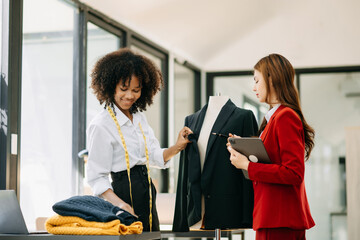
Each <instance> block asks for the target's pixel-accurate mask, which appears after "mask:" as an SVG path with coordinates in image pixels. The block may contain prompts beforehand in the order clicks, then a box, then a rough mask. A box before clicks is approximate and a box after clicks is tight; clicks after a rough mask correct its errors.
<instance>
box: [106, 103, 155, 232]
mask: <svg viewBox="0 0 360 240" xmlns="http://www.w3.org/2000/svg"><path fill="white" fill-rule="evenodd" d="M106 108H107V111H108V112H109V114H110V116H111V118H112V119H113V120H114V122H115V124H116V128H117V130H118V133H119V135H120V139H121V143H122V145H123V147H124V150H125V160H126V170H127V175H128V179H129V188H130V200H131V207H132V208H134V204H133V197H132V190H131V179H130V159H129V152H128V150H127V147H126V143H125V138H124V135H123V134H122V132H121V128H120V125H119V122H118V121H117V119H116V116H115V114H114V112H113V110H112V109H111V107H110V106H107V107H106ZM139 127H140V130H141V133H142V135H143V137H144V143H145V155H146V168H147V172H148V181H149V197H150V200H149V210H150V213H149V224H150V232H151V229H152V191H151V178H150V168H149V150H148V148H147V144H146V137H145V133H144V131H143V129H142V127H141V124H140V122H139Z"/></svg>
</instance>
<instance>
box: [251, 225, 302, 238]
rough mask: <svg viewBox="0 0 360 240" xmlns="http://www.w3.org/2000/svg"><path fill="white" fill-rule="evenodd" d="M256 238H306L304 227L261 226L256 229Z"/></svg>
mask: <svg viewBox="0 0 360 240" xmlns="http://www.w3.org/2000/svg"><path fill="white" fill-rule="evenodd" d="M256 240H306V238H305V229H304V230H295V229H290V228H262V229H259V230H257V231H256Z"/></svg>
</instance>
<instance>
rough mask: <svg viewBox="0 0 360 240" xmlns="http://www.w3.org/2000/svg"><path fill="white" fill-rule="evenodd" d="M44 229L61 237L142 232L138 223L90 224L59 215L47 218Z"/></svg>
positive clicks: (117, 221) (141, 227) (90, 222)
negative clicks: (128, 224) (127, 224)
mask: <svg viewBox="0 0 360 240" xmlns="http://www.w3.org/2000/svg"><path fill="white" fill-rule="evenodd" d="M45 227H46V230H47V231H48V232H49V233H51V234H62V235H127V234H140V233H142V230H143V225H142V222H140V221H137V222H134V223H132V224H131V225H130V226H126V225H124V224H122V223H120V220H117V219H116V220H113V221H111V222H92V221H86V220H84V219H82V218H79V217H72V216H60V215H55V216H53V217H51V218H49V219H48V220H47V221H46V223H45Z"/></svg>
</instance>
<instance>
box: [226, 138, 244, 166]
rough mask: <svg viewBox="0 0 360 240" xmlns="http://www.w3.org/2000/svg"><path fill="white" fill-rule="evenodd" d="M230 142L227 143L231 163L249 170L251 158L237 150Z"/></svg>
mask: <svg viewBox="0 0 360 240" xmlns="http://www.w3.org/2000/svg"><path fill="white" fill-rule="evenodd" d="M228 144H230V143H227V144H226V145H227V150H228V151H229V153H230V161H231V164H232V165H234V166H235V167H236V168H238V169H244V170H248V166H249V160H248V159H247V157H246V156H245V155H243V154H241V153H239V152H237V151H236V150H234V149H233V148H232V147H231V146H230V145H228Z"/></svg>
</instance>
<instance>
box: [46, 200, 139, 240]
mask: <svg viewBox="0 0 360 240" xmlns="http://www.w3.org/2000/svg"><path fill="white" fill-rule="evenodd" d="M53 210H54V212H56V213H57V214H58V215H55V216H53V217H51V218H49V219H48V220H47V221H46V224H45V226H46V230H47V231H48V232H49V233H52V234H66V235H127V234H140V233H142V230H143V225H142V223H141V222H140V221H137V218H136V217H135V216H133V215H131V214H130V213H128V212H127V211H125V210H122V209H121V208H119V207H116V206H114V205H112V204H111V203H109V202H107V201H105V200H104V199H101V198H99V197H94V196H74V197H71V198H69V199H66V200H63V201H60V202H58V203H56V204H54V205H53Z"/></svg>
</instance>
